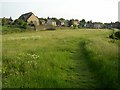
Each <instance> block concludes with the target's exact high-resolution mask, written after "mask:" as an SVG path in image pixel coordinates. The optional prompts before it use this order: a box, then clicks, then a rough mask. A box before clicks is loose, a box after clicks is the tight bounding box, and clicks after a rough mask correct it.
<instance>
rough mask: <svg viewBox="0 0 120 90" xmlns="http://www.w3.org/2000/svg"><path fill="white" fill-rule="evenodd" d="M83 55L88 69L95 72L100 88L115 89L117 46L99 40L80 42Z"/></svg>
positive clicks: (116, 80) (116, 82)
mask: <svg viewBox="0 0 120 90" xmlns="http://www.w3.org/2000/svg"><path fill="white" fill-rule="evenodd" d="M81 45H82V49H83V51H84V52H83V53H84V54H85V55H86V58H87V59H88V60H87V62H88V63H89V64H88V65H89V66H90V68H91V69H92V70H93V71H94V72H95V74H96V76H97V78H98V80H99V81H100V84H101V87H103V88H117V87H118V86H119V85H118V46H117V44H115V43H111V42H107V41H105V40H103V39H101V38H97V39H95V38H92V39H90V40H86V41H85V40H84V41H82V42H81Z"/></svg>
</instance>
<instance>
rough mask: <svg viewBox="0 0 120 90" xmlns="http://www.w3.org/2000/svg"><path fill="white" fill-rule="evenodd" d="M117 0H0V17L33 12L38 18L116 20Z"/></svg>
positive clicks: (13, 16) (14, 16)
mask: <svg viewBox="0 0 120 90" xmlns="http://www.w3.org/2000/svg"><path fill="white" fill-rule="evenodd" d="M118 2H119V0H34V1H32V0H31V1H30V0H0V17H10V16H11V17H12V18H13V19H17V18H18V17H19V16H20V15H21V14H24V13H28V12H33V13H34V14H35V15H36V16H38V17H39V18H41V17H43V18H47V17H56V18H58V19H59V18H65V19H79V20H81V19H85V20H86V21H89V20H92V21H93V22H115V21H118Z"/></svg>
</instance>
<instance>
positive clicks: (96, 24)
mask: <svg viewBox="0 0 120 90" xmlns="http://www.w3.org/2000/svg"><path fill="white" fill-rule="evenodd" d="M93 27H94V28H95V29H101V28H103V24H102V23H100V22H95V23H93Z"/></svg>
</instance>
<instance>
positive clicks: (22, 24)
mask: <svg viewBox="0 0 120 90" xmlns="http://www.w3.org/2000/svg"><path fill="white" fill-rule="evenodd" d="M14 25H16V26H18V27H20V28H24V29H26V28H27V22H25V21H23V20H20V19H16V20H15V21H14Z"/></svg>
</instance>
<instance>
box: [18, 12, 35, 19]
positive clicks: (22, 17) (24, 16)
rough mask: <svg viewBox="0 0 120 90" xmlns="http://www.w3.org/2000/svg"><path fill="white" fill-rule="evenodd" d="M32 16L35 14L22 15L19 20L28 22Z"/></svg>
mask: <svg viewBox="0 0 120 90" xmlns="http://www.w3.org/2000/svg"><path fill="white" fill-rule="evenodd" d="M32 14H33V13H32V12H29V13H25V14H22V15H21V16H20V17H19V18H18V19H21V20H24V21H27V19H28V18H29V17H30V16H31V15H32Z"/></svg>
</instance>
